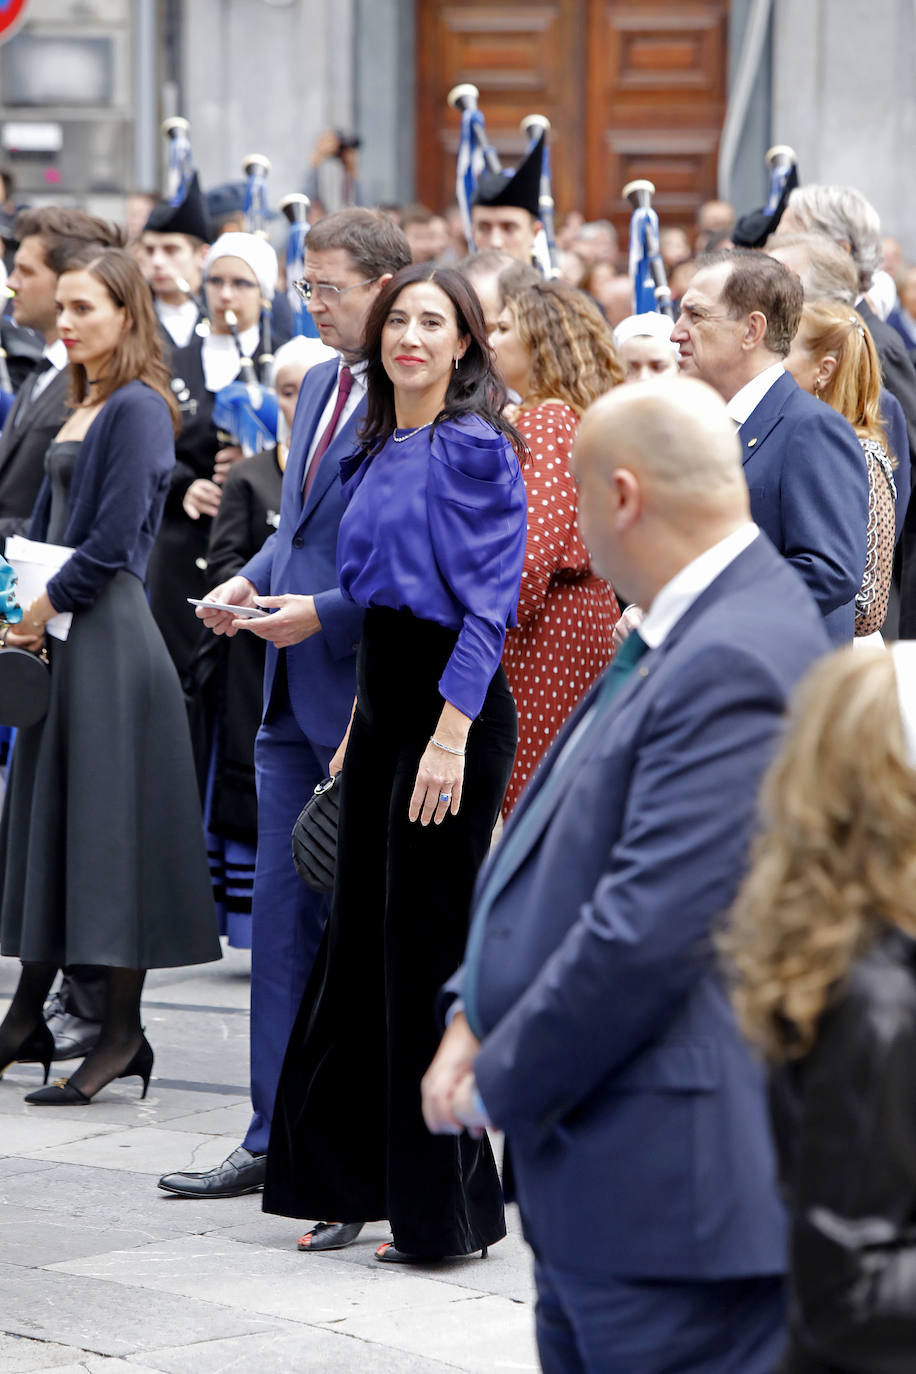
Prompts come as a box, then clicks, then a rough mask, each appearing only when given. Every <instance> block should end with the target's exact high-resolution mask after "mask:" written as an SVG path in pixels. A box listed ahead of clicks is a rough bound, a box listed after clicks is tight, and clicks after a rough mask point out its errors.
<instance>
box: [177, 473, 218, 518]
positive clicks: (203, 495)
mask: <svg viewBox="0 0 916 1374" xmlns="http://www.w3.org/2000/svg"><path fill="white" fill-rule="evenodd" d="M220 495H221V492H220V489H219V487H218V486H217V485H216V483H215V482H208V481H207V479H206V477H198V478H197V479H196V480H195V481H193V482H192V483H191V485H190V486H189V487H188V489H187V491H186V492H185V494H184V496H183V497H182V500H181V504H182V506H183V507H184V513H185V515H189V516H190V517H191V519H192V520H199V519H200V517H201V516H202V515H215V514H216V512H217V511H218V510H219V498H220Z"/></svg>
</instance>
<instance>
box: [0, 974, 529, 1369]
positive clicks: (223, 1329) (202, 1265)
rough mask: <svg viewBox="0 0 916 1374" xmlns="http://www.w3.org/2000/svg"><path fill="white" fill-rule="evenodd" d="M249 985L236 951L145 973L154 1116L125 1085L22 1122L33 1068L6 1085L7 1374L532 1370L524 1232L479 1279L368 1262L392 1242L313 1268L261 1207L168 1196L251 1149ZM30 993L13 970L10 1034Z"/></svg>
mask: <svg viewBox="0 0 916 1374" xmlns="http://www.w3.org/2000/svg"><path fill="white" fill-rule="evenodd" d="M247 975H248V956H247V955H246V954H242V953H239V952H238V951H234V950H230V951H227V957H226V958H225V959H224V960H223V961H222V962H221V963H218V964H212V965H209V966H207V967H204V968H201V969H181V970H161V971H159V972H156V973H151V974H150V976H149V978H148V979H147V988H146V994H145V997H144V1022H145V1024H146V1029H147V1034H148V1036H149V1039H150V1042H151V1044H152V1045H153V1048H154V1050H155V1053H156V1064H155V1068H154V1071H153V1073H154V1076H153V1080H152V1082H151V1083H150V1090H149V1096H148V1097H147V1099H146V1101H145V1102H141V1101H140V1098H139V1093H140V1081H139V1079H126V1080H123V1081H121V1082H116V1083H113V1084H111V1085H110V1086H109V1087H108V1088H106V1089H104V1091H103V1092H102V1093H100V1094H99V1096H98V1097H97V1098H96V1099H95V1100H94V1101H93V1102H92V1104H91V1105H90V1106H88V1107H69V1108H67V1107H57V1108H47V1107H44V1108H42V1107H27V1106H25V1105H24V1103H23V1101H22V1098H23V1095H24V1094H25V1093H26V1092H28V1091H29V1090H30V1089H31V1088H33V1087H35V1086H36V1085H38V1084H39V1083H40V1081H41V1070H40V1068H38V1067H37V1066H36V1065H14V1066H13V1067H12V1068H10V1069H8V1070H7V1072H6V1073H5V1074H4V1076H3V1078H2V1080H0V1374H38V1372H39V1371H45V1370H48V1371H51V1370H53V1371H55V1374H77V1371H81V1372H82V1374H109V1371H111V1374H116V1372H118V1374H151V1372H152V1371H161V1372H162V1374H185V1371H193V1374H226V1372H227V1371H236V1370H238V1371H245V1374H252V1371H254V1372H255V1374H287V1371H288V1372H289V1374H298V1371H300V1370H323V1371H329V1374H336V1371H363V1370H365V1371H370V1370H371V1371H372V1374H414V1372H415V1371H426V1370H429V1371H442V1370H466V1371H481V1372H483V1371H486V1374H493V1371H501V1370H506V1371H518V1370H536V1369H537V1359H536V1355H535V1348H534V1339H533V1320H532V1282H531V1265H530V1257H529V1255H528V1253H527V1251H526V1249H525V1246H524V1244H523V1243H522V1241H521V1238H520V1236H519V1234H518V1222H517V1218H516V1216H515V1215H513V1216H512V1217H511V1218H510V1226H511V1230H512V1233H511V1234H510V1236H509V1237H508V1238H507V1239H506V1240H505V1241H503V1242H502V1243H501V1244H499V1245H498V1246H496V1247H495V1248H494V1249H493V1250H492V1251H491V1252H490V1256H489V1258H488V1259H487V1260H486V1261H481V1260H480V1259H479V1258H470V1259H461V1260H455V1261H450V1262H448V1263H443V1264H441V1265H439V1266H437V1267H435V1268H429V1269H424V1270H414V1269H407V1268H401V1267H399V1266H398V1267H394V1266H392V1267H385V1266H381V1265H379V1264H378V1263H376V1262H375V1261H374V1260H373V1258H372V1255H373V1250H374V1248H375V1246H376V1245H377V1244H379V1242H380V1241H382V1240H385V1239H387V1238H388V1237H389V1233H388V1231H387V1228H386V1227H385V1226H384V1225H383V1224H379V1225H374V1226H369V1227H367V1228H366V1230H365V1232H364V1233H363V1235H362V1236H361V1237H360V1239H359V1241H358V1242H357V1244H356V1245H354V1246H352V1247H351V1248H350V1249H348V1250H343V1251H340V1252H338V1253H335V1254H333V1255H301V1254H299V1253H298V1252H297V1250H296V1238H297V1236H298V1235H299V1234H301V1232H302V1231H304V1230H305V1229H307V1228H306V1227H305V1226H303V1225H297V1223H296V1222H295V1221H290V1220H288V1219H285V1218H282V1217H272V1216H266V1215H265V1214H264V1213H263V1212H262V1211H261V1208H260V1198H259V1196H258V1195H257V1194H255V1195H254V1196H249V1197H242V1198H232V1199H226V1200H223V1201H213V1202H209V1203H205V1202H195V1201H191V1200H188V1199H184V1198H176V1197H170V1196H169V1195H167V1194H166V1193H163V1192H161V1191H160V1190H159V1189H157V1187H156V1179H157V1178H158V1176H159V1175H160V1174H161V1173H163V1172H165V1171H166V1170H171V1169H182V1168H188V1167H190V1168H208V1167H209V1166H210V1165H212V1164H216V1163H218V1162H219V1161H220V1160H221V1159H223V1158H224V1157H225V1155H226V1154H228V1152H229V1150H230V1149H232V1148H234V1146H236V1145H237V1144H238V1143H239V1141H240V1140H241V1138H242V1134H243V1132H244V1129H245V1126H246V1124H247V1120H248V1111H249V1108H248V1090H247V1081H248V1072H247V1056H248V1014H247V1008H248V976H247ZM17 976H18V964H16V963H15V962H14V961H13V960H10V959H0V1015H2V1013H3V1011H4V1010H5V1008H6V1005H7V1001H8V997H9V994H10V992H11V990H12V988H13V987H14V985H15V981H16V978H17ZM73 1067H75V1065H74V1064H70V1065H69V1068H71V1069H72V1068H73ZM67 1071H68V1065H67V1064H66V1063H62V1064H59V1065H58V1066H56V1067H55V1066H52V1069H51V1073H52V1076H66V1073H67ZM513 1210H514V1209H513ZM313 1220H314V1218H313Z"/></svg>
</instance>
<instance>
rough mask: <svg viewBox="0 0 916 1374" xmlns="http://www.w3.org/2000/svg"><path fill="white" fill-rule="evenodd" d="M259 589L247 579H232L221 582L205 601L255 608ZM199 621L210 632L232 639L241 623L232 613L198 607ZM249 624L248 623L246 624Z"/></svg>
mask: <svg viewBox="0 0 916 1374" xmlns="http://www.w3.org/2000/svg"><path fill="white" fill-rule="evenodd" d="M257 594H258V589H257V587H255V586H254V585H253V583H251V582H249V581H248V578H247V577H230V578H229V581H228V582H221V583H220V585H219V586H218V587H214V588H213V590H212V592H207V595H206V596H205V597H204V601H222V602H224V603H225V604H226V605H229V606H254V605H256V604H257V602H256V601H255V597H256V596H257ZM195 612H196V614H197V618H198V620H202V621H203V622H204V624H205V625H206V627H207V629H208V630H212V631H213V633H214V634H215V635H228V636H229V638H230V639H231V638H232V636H233V635H234V634H236V632H237V630H238V625H239V622H238V620H237V619H236V618H235V616H234V615H233V614H232V612H231V611H211V610H208V609H207V607H206V606H196V607H195ZM244 623H246V624H247V621H246V622H244Z"/></svg>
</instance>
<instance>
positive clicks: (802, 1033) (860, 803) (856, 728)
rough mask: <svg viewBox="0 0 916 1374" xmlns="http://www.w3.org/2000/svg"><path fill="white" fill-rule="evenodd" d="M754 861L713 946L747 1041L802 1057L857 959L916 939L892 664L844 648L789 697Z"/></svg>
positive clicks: (910, 808)
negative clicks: (881, 938)
mask: <svg viewBox="0 0 916 1374" xmlns="http://www.w3.org/2000/svg"><path fill="white" fill-rule="evenodd" d="M760 816H761V822H762V830H761V832H760V834H759V835H758V837H757V839H756V841H755V843H754V846H753V850H752V866H751V870H750V873H749V874H748V876H747V878H746V879H745V881H744V883H743V885H742V887H741V889H740V891H739V893H738V897H737V899H736V902H735V905H734V907H733V909H732V913H731V919H730V922H729V926H728V929H727V930H726V931H725V932H724V934H723V935H722V936H720V938H719V941H718V944H719V947H720V950H721V951H722V953H723V954H724V956H725V958H726V960H727V962H728V964H729V965H730V973H731V975H732V978H733V987H732V997H733V1002H734V1005H735V1009H736V1011H737V1014H738V1019H739V1021H740V1022H741V1025H742V1027H743V1029H744V1031H745V1034H746V1035H747V1036H748V1037H749V1038H750V1039H751V1040H752V1041H754V1042H755V1043H756V1044H757V1045H759V1046H760V1047H761V1048H762V1049H763V1051H764V1052H765V1054H766V1055H767V1056H768V1057H770V1058H772V1059H792V1058H796V1057H800V1056H802V1055H804V1054H806V1053H807V1052H808V1050H809V1049H810V1048H811V1046H812V1045H813V1043H814V1040H815V1037H816V1034H817V1025H818V1021H819V1019H820V1017H821V1015H822V1014H823V1012H824V1010H825V1008H826V1006H827V1003H828V1000H829V998H830V996H831V994H832V993H833V991H834V990H835V989H836V988H837V987H838V986H840V985H842V982H843V980H844V979H845V977H846V975H847V973H848V972H849V969H850V967H851V965H852V963H853V961H854V960H855V959H856V958H857V956H858V955H859V954H860V953H861V952H862V950H863V949H864V948H865V947H866V946H867V945H868V944H869V942H870V941H871V940H872V939H873V938H874V936H875V935H876V934H877V933H878V932H879V931H880V929H881V928H882V926H883V925H885V924H889V925H892V926H897V927H899V928H901V929H903V930H905V931H907V932H908V933H909V934H916V909H914V903H913V892H914V890H916V844H914V836H916V772H914V770H913V769H912V768H910V767H909V766H908V765H907V763H906V761H905V754H904V741H903V727H902V723H901V718H900V710H899V705H898V699H897V686H896V676H895V670H894V663H893V658H892V655H891V654H890V653H887V652H884V651H883V650H875V651H873V652H868V651H864V652H863V651H854V650H853V649H851V648H850V649H843V650H840V651H839V652H838V653H834V654H831V655H830V656H829V657H827V658H826V659H824V660H822V661H821V662H820V663H819V664H818V665H817V666H816V667H815V668H814V669H813V670H812V671H811V672H810V673H809V674H808V676H807V677H806V678H805V680H804V682H803V683H802V684H801V687H800V688H799V689H798V691H797V693H796V695H795V697H794V698H793V705H792V710H791V714H790V718H789V723H788V728H787V732H786V735H785V737H784V739H783V743H782V747H781V748H780V750H779V753H778V755H777V757H776V758H775V760H774V761H773V763H772V765H771V767H770V769H769V771H768V772H767V774H766V777H765V779H764V783H763V788H762V792H761V799H760Z"/></svg>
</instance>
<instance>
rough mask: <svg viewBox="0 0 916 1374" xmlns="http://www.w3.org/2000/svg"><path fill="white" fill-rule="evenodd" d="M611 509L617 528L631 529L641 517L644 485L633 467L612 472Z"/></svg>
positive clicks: (616, 469)
mask: <svg viewBox="0 0 916 1374" xmlns="http://www.w3.org/2000/svg"><path fill="white" fill-rule="evenodd" d="M610 510H611V517H612V520H613V522H614V526H615V528H616V529H620V530H627V529H630V527H631V526H632V525H633V524H634V523H635V521H636V520H637V519H638V518H639V514H640V512H641V510H642V487H641V485H640V482H639V478H638V477H637V476H636V473H635V472H633V470H632V469H631V468H615V469H614V471H613V472H612V473H611V481H610Z"/></svg>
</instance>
